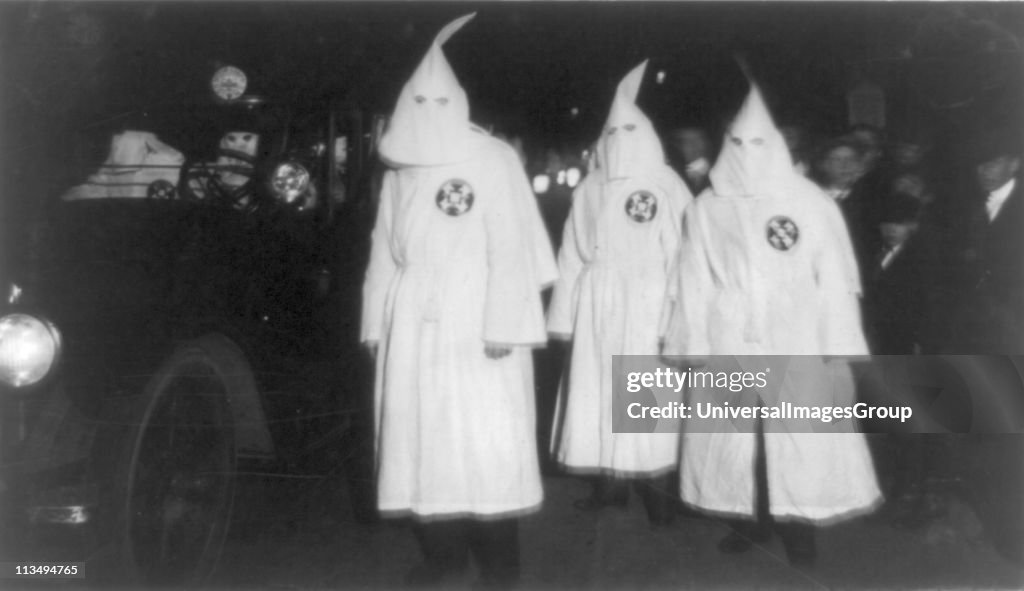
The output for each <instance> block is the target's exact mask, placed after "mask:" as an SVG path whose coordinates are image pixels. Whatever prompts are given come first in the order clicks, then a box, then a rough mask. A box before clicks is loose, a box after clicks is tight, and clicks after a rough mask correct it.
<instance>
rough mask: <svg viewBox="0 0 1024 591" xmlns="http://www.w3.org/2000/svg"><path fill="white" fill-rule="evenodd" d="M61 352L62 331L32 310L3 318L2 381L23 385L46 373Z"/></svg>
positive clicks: (0, 329)
mask: <svg viewBox="0 0 1024 591" xmlns="http://www.w3.org/2000/svg"><path fill="white" fill-rule="evenodd" d="M59 355H60V333H59V332H57V329H56V328H55V327H54V326H53V325H52V324H50V323H49V322H46V321H45V320H41V319H39V318H36V317H34V316H29V315H28V314H8V315H7V316H4V317H3V318H0V381H2V382H3V383H5V384H7V385H9V386H14V387H15V388H20V387H22V386H30V385H32V384H35V383H37V382H39V381H40V380H42V379H43V378H45V377H46V375H47V374H49V373H50V370H51V369H53V366H54V365H55V364H56V362H57V358H58V356H59Z"/></svg>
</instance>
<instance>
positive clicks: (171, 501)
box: [117, 341, 236, 585]
mask: <svg viewBox="0 0 1024 591" xmlns="http://www.w3.org/2000/svg"><path fill="white" fill-rule="evenodd" d="M216 353H217V352H216V351H212V352H211V351H210V350H208V349H206V348H204V347H203V346H202V342H201V341H199V342H197V343H194V344H190V345H186V346H183V347H181V348H179V349H178V351H176V352H175V353H174V354H173V355H172V356H171V358H170V359H169V360H168V361H167V363H165V364H164V366H163V367H162V368H161V370H160V371H159V372H158V373H157V374H156V375H155V376H154V377H153V379H152V380H151V382H150V385H149V387H147V392H146V396H145V397H144V399H143V400H142V403H143V404H142V406H143V410H142V412H141V415H140V420H139V423H138V425H137V427H136V428H135V429H133V433H132V434H131V435H130V439H129V441H130V445H127V446H125V450H124V451H125V458H124V460H123V461H122V462H121V466H122V468H121V471H120V474H119V475H118V481H119V483H120V484H121V486H122V488H121V494H120V495H118V497H119V498H118V503H119V505H120V515H121V517H120V519H119V520H118V528H117V535H118V537H119V540H118V542H119V546H120V547H121V554H122V562H123V563H124V566H125V567H126V568H127V569H128V570H129V572H130V575H131V578H132V579H134V580H135V581H137V582H139V583H147V584H170V585H175V584H179V585H190V584H196V583H200V582H202V581H203V580H204V579H206V578H207V577H208V576H209V575H210V574H211V573H212V572H213V570H214V569H215V567H216V565H217V562H218V560H219V558H220V554H221V550H222V548H223V545H224V541H225V538H226V537H227V531H228V527H229V526H230V522H231V514H232V510H233V505H234V495H235V461H236V456H235V439H234V437H235V435H234V429H233V421H232V417H231V412H230V408H229V407H228V396H230V394H231V393H230V392H229V387H228V385H227V383H228V382H227V380H226V379H225V373H224V368H225V367H230V365H227V364H225V363H223V360H220V359H218V358H217V354H216Z"/></svg>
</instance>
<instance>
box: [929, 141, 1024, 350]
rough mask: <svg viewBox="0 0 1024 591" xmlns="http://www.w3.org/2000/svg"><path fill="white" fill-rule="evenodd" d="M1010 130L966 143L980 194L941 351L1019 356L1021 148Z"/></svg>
mask: <svg viewBox="0 0 1024 591" xmlns="http://www.w3.org/2000/svg"><path fill="white" fill-rule="evenodd" d="M1013 131H1014V130H1005V129H1004V130H1000V131H993V132H989V133H985V134H982V135H979V136H978V137H976V138H975V139H974V140H973V142H972V148H971V156H972V159H971V160H972V164H973V165H974V170H973V173H974V178H975V180H976V182H977V186H978V188H979V189H980V190H979V191H978V193H977V195H978V196H977V198H974V199H973V202H972V203H970V204H968V205H967V206H968V208H969V210H968V211H969V215H967V216H965V220H966V222H967V227H966V228H963V229H962V230H961V233H962V236H961V239H965V242H966V245H965V247H964V248H963V249H962V250H961V252H960V256H959V262H960V263H961V265H962V269H961V271H962V272H961V273H960V275H959V277H958V278H957V283H958V284H959V285H958V286H957V287H958V288H959V289H961V290H962V298H961V300H960V304H959V306H958V311H957V313H955V314H954V319H955V320H954V324H953V326H954V330H952V331H950V335H951V337H950V338H951V339H956V340H957V342H950V343H949V344H948V346H947V347H946V349H947V350H949V352H959V353H966V354H984V353H997V354H998V353H1001V354H1014V353H1016V354H1019V353H1022V352H1024V195H1022V194H1021V193H1022V191H1024V188H1022V187H1021V182H1020V180H1019V176H1020V163H1021V144H1020V138H1019V137H1018V134H1016V133H1014V132H1013Z"/></svg>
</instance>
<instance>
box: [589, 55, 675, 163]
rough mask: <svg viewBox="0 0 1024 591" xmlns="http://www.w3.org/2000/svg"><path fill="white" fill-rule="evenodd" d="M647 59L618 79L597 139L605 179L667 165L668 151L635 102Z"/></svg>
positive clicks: (598, 153)
mask: <svg viewBox="0 0 1024 591" xmlns="http://www.w3.org/2000/svg"><path fill="white" fill-rule="evenodd" d="M646 70H647V60H644V62H643V63H641V64H640V65H638V66H637V67H635V68H633V70H632V71H631V72H630V73H629V74H626V77H625V78H623V79H622V82H619V87H618V89H617V90H616V91H615V99H614V100H613V101H612V108H611V111H610V112H609V113H608V120H607V122H606V123H605V125H604V129H603V130H602V132H601V137H600V139H598V140H597V160H598V168H599V169H600V170H602V171H603V174H604V178H605V180H611V179H618V178H629V177H636V176H641V175H643V174H645V173H647V172H649V171H652V170H657V169H659V168H661V167H662V166H664V165H665V152H664V151H663V150H662V147H661V140H659V139H658V134H657V133H656V132H655V131H654V125H652V124H651V120H650V119H648V118H647V116H646V115H644V113H643V111H641V110H640V108H639V107H637V105H636V97H637V95H638V94H639V93H640V83H641V82H643V78H644V72H645V71H646Z"/></svg>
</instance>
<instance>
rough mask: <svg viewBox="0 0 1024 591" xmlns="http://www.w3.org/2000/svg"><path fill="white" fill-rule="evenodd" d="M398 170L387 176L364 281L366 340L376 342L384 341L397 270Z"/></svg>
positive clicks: (363, 324) (363, 332)
mask: <svg viewBox="0 0 1024 591" xmlns="http://www.w3.org/2000/svg"><path fill="white" fill-rule="evenodd" d="M393 175H394V172H390V171H389V172H387V173H386V174H385V175H384V182H383V183H382V186H381V191H380V200H379V201H380V202H379V204H378V206H377V219H376V221H375V222H374V227H373V233H372V234H371V238H370V240H371V246H370V264H369V265H368V266H367V268H366V277H365V279H364V281H363V317H362V322H361V329H362V330H361V335H360V340H361V341H362V342H364V343H365V342H371V343H375V342H377V341H379V340H380V336H381V331H382V330H383V327H384V324H385V323H384V307H385V303H386V300H387V292H388V287H389V286H390V285H391V280H392V278H394V276H395V272H396V271H397V265H396V264H395V259H394V255H393V253H392V252H391V208H392V202H393V201H394V195H393V194H392V190H393V189H392V187H393V185H394V176H393Z"/></svg>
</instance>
